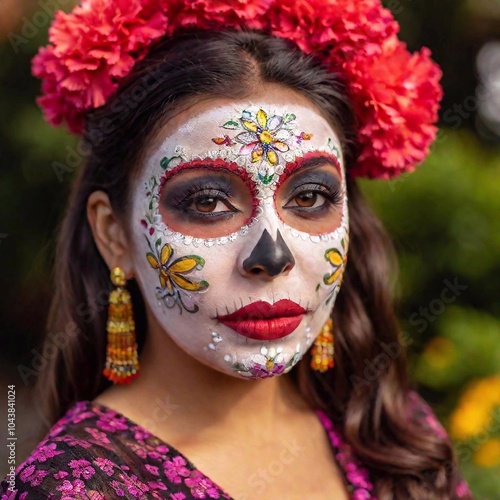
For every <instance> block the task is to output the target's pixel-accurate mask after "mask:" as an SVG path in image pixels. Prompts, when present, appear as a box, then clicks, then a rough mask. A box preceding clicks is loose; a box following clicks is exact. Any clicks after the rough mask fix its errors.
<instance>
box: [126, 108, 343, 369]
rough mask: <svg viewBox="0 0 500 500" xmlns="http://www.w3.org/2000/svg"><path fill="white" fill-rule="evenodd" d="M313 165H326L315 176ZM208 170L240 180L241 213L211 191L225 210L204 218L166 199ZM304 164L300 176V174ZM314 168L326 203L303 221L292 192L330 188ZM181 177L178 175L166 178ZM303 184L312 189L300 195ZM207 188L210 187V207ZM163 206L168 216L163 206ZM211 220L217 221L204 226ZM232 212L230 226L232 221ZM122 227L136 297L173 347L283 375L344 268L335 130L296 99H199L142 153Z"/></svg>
mask: <svg viewBox="0 0 500 500" xmlns="http://www.w3.org/2000/svg"><path fill="white" fill-rule="evenodd" d="M320 170H321V171H322V172H323V173H324V172H325V171H327V174H328V175H326V176H325V175H323V176H321V175H319V174H317V173H318V172H320ZM216 172H219V174H220V173H223V175H225V178H228V179H234V180H237V181H238V182H239V185H240V186H243V190H246V197H244V198H245V200H246V201H244V202H243V201H241V204H243V203H246V204H247V205H250V207H249V208H248V207H247V212H248V217H247V219H246V220H245V218H244V217H242V214H241V211H240V212H239V213H236V212H234V211H233V212H232V213H231V212H228V211H227V208H228V207H227V205H224V203H223V202H222V201H216V207H215V208H217V207H219V208H220V207H221V206H222V207H223V208H226V211H220V210H218V211H217V210H216V211H212V214H214V213H215V214H216V215H217V216H219V215H220V214H221V213H222V212H224V213H222V216H221V218H220V219H217V218H216V219H214V218H206V222H204V219H203V220H202V217H204V216H206V214H207V213H206V212H202V213H201V214H200V212H199V211H198V212H197V211H195V212H193V210H192V209H189V210H188V211H187V212H186V210H184V211H182V210H181V208H179V209H176V208H175V203H174V202H172V199H173V198H175V197H177V196H179V199H181V198H182V196H184V195H183V191H182V190H183V189H186V185H189V183H190V182H192V181H193V179H195V178H196V177H198V178H199V176H200V175H202V176H203V178H204V179H205V176H206V175H212V176H214V175H215V176H216ZM304 172H312V174H311V175H312V177H311V176H310V175H309V174H308V175H309V177H307V176H306V177H307V178H306V177H303V178H302V177H301V176H303V174H304ZM314 172H316V174H315V173H314ZM328 172H329V173H328ZM335 172H336V173H335ZM193 174H194V175H193ZM315 175H316V177H317V178H318V179H322V178H330V179H332V178H333V179H334V180H335V179H336V182H337V186H338V187H337V192H336V197H337V203H336V204H335V203H331V204H330V205H329V208H328V210H330V211H329V212H328V213H329V214H330V217H328V216H321V215H320V216H318V215H314V214H316V213H319V212H314V214H313V216H312V219H310V218H309V219H308V217H305V216H303V212H301V211H300V210H301V208H297V207H298V205H297V203H298V202H297V200H298V199H299V198H297V195H296V194H295V193H297V192H301V193H302V194H303V195H304V192H305V193H309V194H308V195H304V196H306V197H305V198H304V199H305V201H306V203H309V202H308V201H307V200H308V196H309V197H310V196H313V198H314V196H316V198H315V199H317V198H318V197H319V198H321V197H322V196H323V195H321V193H329V192H330V193H331V191H332V190H333V188H332V187H331V186H330V187H329V186H328V185H327V186H325V185H323V186H322V184H321V181H318V180H317V179H316V178H315V177H314V176H315ZM318 175H319V177H318ZM182 176H186V177H185V179H186V181H187V182H183V183H181V184H176V180H178V179H183V177H182ZM219 179H220V177H219ZM301 179H302V180H301ZM315 179H316V180H315ZM203 182H206V181H203ZM195 184H196V182H195ZM209 184H210V183H209ZM327 184H328V183H327ZM170 185H174V186H176V188H175V189H170V188H169V186H170ZM311 185H314V186H316V188H315V189H316V192H318V193H320V195H319V196H318V195H311V193H312V192H313V191H314V189H312V187H311ZM318 185H320V188H321V190H320V191H317V187H318ZM179 186H181V187H179ZM301 186H302V187H301ZM321 186H322V187H321ZM205 187H210V186H209V185H203V186H202V189H203V188H205ZM285 188H286V189H285ZM195 189H198V191H199V188H196V186H195ZM297 189H299V191H297ZM300 189H302V191H300ZM329 189H330V191H329ZM283 190H285V191H286V192H288V191H290V193H293V195H294V196H295V198H293V199H291V202H288V199H289V198H287V201H286V202H287V203H292V205H291V206H290V207H288V206H287V208H284V206H283V205H282V204H281V202H280V203H278V204H279V205H281V206H278V204H277V200H278V199H280V198H282V193H283ZM167 193H168V196H167ZM186 193H187V195H186V196H187V197H185V198H182V199H183V200H184V199H187V200H188V202H189V203H192V198H189V196H191V197H192V196H194V197H195V198H196V195H192V193H193V190H191V191H189V190H188V191H186ZM226 194H227V193H226ZM207 196H208V195H207V193H205V195H204V199H205V202H206V201H207ZM230 196H231V194H230ZM287 196H288V195H287ZM216 197H217V196H216V195H213V194H212V190H211V192H210V196H209V198H212V202H211V203H212V206H213V202H214V200H213V198H216ZM240 198H241V197H240ZM304 199H302V198H301V199H300V201H301V203H303V200H304ZM324 199H325V201H326V199H327V195H326V194H325V196H324ZM320 201H321V200H320ZM172 203H173V205H172ZM179 203H180V202H179ZM182 203H184V201H183V202H182ZM186 203H187V202H186ZM252 203H253V205H252ZM209 204H210V203H209ZM316 204H317V203H316V202H315V206H308V207H307V210H309V209H310V210H311V211H313V209H314V208H317V207H316ZM167 205H168V206H169V207H170V208H168V210H167V208H165V207H166V206H167ZM320 205H321V203H320ZM186 206H187V205H183V207H184V208H185V207H186ZM203 206H204V205H203V203H202V204H201V207H203ZM205 206H206V203H205ZM325 206H326V205H325ZM197 208H200V206H199V205H197ZM176 210H177V212H176ZM250 212H251V214H250ZM168 213H177V214H178V217H177V216H175V217H172V218H169V216H168V215H167V216H164V215H165V214H168ZM187 213H189V214H191V215H192V214H194V215H195V216H196V217H198V215H200V219H199V221H198V222H195V223H193V222H192V219H189V222H188V218H187V217H188V216H187V215H186V214H187ZM321 213H323V212H321ZM332 214H334V215H335V216H333V215H332ZM183 217H184V219H183ZM238 217H239V219H238ZM183 220H184V221H185V222H183ZM214 220H220V221H222V222H216V223H215V225H214V224H213V223H212V222H213V221H214ZM234 220H240V221H241V224H238V227H234V222H232V221H234ZM179 221H180V222H179ZM224 221H225V222H224ZM319 229H321V230H322V231H323V232H321V231H320V230H319ZM325 231H326V232H325ZM207 235H208V236H209V237H207ZM133 237H134V242H135V243H136V245H135V248H136V249H137V250H138V251H137V254H136V255H135V256H134V259H135V262H134V265H135V269H136V275H137V280H138V283H139V285H140V287H141V290H142V293H143V296H144V299H145V300H146V301H147V303H148V304H149V306H150V308H151V310H152V312H153V314H154V315H155V317H156V319H157V320H158V322H159V323H160V324H161V325H162V326H163V328H164V329H165V331H166V332H167V333H168V335H169V336H171V338H172V339H173V340H174V341H175V342H176V343H177V344H178V345H179V346H180V347H181V348H182V349H183V350H184V351H185V352H187V353H188V354H190V355H191V356H193V357H194V358H196V359H197V360H199V361H200V362H201V363H204V364H205V365H208V366H210V367H212V368H214V369H216V370H219V371H221V372H224V373H227V374H230V375H233V376H239V377H245V378H261V377H268V376H273V375H277V374H281V373H286V372H288V371H289V370H290V369H291V368H292V367H293V366H294V365H295V364H296V363H297V362H298V361H299V360H300V358H301V357H302V356H303V355H304V353H305V352H306V351H307V350H308V349H309V347H310V346H311V344H312V343H313V342H314V340H315V338H316V337H317V335H318V334H319V332H320V330H321V327H322V325H323V324H324V323H325V321H326V320H327V319H328V317H329V315H330V312H331V310H332V307H333V304H334V301H335V298H336V296H337V293H338V290H339V287H340V283H341V280H342V274H343V271H344V267H345V262H346V253H347V244H348V214H347V197H346V190H345V176H344V166H343V160H342V156H341V147H340V144H339V140H338V138H337V135H336V134H335V132H334V131H333V130H332V128H331V127H330V126H329V125H328V123H327V122H326V121H325V120H324V119H323V118H322V117H321V116H320V115H319V114H317V113H315V112H314V111H313V110H311V109H308V108H306V107H303V106H297V105H293V104H289V105H287V106H273V105H272V104H269V103H259V104H258V105H249V104H248V103H235V104H233V105H225V106H220V107H214V108H211V109H210V110H208V111H206V112H203V113H201V114H199V115H197V116H195V117H194V118H191V119H189V120H188V121H187V122H184V124H183V125H181V126H180V127H179V128H178V129H177V130H176V131H175V132H174V133H172V134H171V135H170V136H169V137H168V138H167V139H166V140H165V141H164V142H163V144H162V145H161V146H160V148H159V149H158V150H157V151H156V152H155V153H154V154H153V155H151V156H150V157H149V158H148V159H147V161H146V165H145V168H144V169H143V172H142V174H141V182H140V183H139V184H138V188H137V189H136V191H135V192H134V193H133ZM266 303H267V304H266ZM249 304H253V306H250V307H249V308H248V307H246V306H249ZM243 307H245V310H244V311H241V309H242V308H243ZM236 311H238V312H236ZM235 312H236V314H233V313H235ZM228 316H229V317H228ZM271 317H272V318H274V319H271Z"/></svg>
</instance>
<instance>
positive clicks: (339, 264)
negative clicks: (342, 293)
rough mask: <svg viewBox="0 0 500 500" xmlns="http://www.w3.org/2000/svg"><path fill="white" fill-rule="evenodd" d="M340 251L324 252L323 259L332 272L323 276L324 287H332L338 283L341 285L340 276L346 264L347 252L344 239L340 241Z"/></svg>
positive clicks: (329, 250)
mask: <svg viewBox="0 0 500 500" xmlns="http://www.w3.org/2000/svg"><path fill="white" fill-rule="evenodd" d="M341 244H342V251H340V250H339V249H337V248H329V249H328V250H327V251H326V252H325V259H326V260H327V261H328V262H329V263H330V264H331V265H332V266H333V272H331V273H327V274H325V275H324V276H323V283H324V284H325V285H328V286H329V285H333V284H334V283H336V282H339V283H338V284H339V286H340V284H341V283H342V275H343V271H344V268H345V266H346V264H347V252H346V243H345V239H342V243H341Z"/></svg>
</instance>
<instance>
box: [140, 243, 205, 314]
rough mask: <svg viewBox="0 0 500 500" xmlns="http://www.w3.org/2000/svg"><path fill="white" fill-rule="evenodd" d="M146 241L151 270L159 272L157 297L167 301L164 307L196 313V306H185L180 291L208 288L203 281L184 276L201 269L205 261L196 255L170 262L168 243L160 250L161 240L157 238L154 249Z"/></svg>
mask: <svg viewBox="0 0 500 500" xmlns="http://www.w3.org/2000/svg"><path fill="white" fill-rule="evenodd" d="M146 240H147V241H148V245H149V248H150V250H151V252H148V253H147V254H146V258H147V260H148V262H149V265H150V266H151V267H152V268H153V269H157V270H158V271H159V280H160V289H159V292H160V293H159V295H160V297H161V298H163V299H171V300H170V301H169V300H167V302H166V305H167V306H168V307H173V306H174V305H176V304H177V305H178V306H179V308H180V310H181V312H182V308H184V309H185V310H186V311H188V312H197V311H198V306H196V305H195V306H194V307H192V308H190V307H189V305H187V304H186V303H185V302H184V300H183V298H182V296H181V293H180V292H181V291H187V292H202V291H204V290H206V289H207V288H208V286H209V285H208V282H207V281H205V280H194V279H191V278H188V277H187V276H186V275H188V274H191V273H192V272H193V271H195V270H196V271H199V270H201V269H203V266H204V265H205V259H203V258H202V257H200V256H198V255H186V256H184V257H180V258H178V259H175V260H174V261H172V262H171V259H172V257H173V254H174V249H173V247H172V245H170V244H169V243H165V244H164V245H163V246H162V247H161V249H160V246H161V238H158V239H157V240H156V243H155V248H153V247H152V246H151V243H150V242H149V240H148V239H147V238H146Z"/></svg>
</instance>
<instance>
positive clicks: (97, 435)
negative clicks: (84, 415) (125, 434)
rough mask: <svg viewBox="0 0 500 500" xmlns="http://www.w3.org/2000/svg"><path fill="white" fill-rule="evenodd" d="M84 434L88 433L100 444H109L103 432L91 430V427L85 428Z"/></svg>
mask: <svg viewBox="0 0 500 500" xmlns="http://www.w3.org/2000/svg"><path fill="white" fill-rule="evenodd" d="M85 432H88V433H89V434H90V435H91V436H92V437H93V438H94V439H95V440H96V441H98V442H99V443H100V444H103V443H104V444H110V441H109V439H108V438H107V436H106V434H105V433H104V432H101V431H99V430H97V429H93V428H92V427H85Z"/></svg>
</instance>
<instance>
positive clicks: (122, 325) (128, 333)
mask: <svg viewBox="0 0 500 500" xmlns="http://www.w3.org/2000/svg"><path fill="white" fill-rule="evenodd" d="M111 282H112V283H113V285H115V287H116V288H115V289H114V290H112V291H111V293H110V294H109V307H108V322H107V325H106V330H107V331H108V345H107V348H106V367H105V368H104V371H103V374H104V376H105V377H106V378H108V379H109V380H111V381H112V382H113V383H115V384H129V383H130V382H131V381H132V380H133V379H135V378H137V377H138V376H139V361H138V355H137V343H136V339H135V322H134V316H133V312H132V298H131V297H130V293H129V291H128V290H127V289H126V288H125V284H126V281H125V273H124V271H123V269H121V268H120V267H114V268H113V269H112V270H111Z"/></svg>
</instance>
